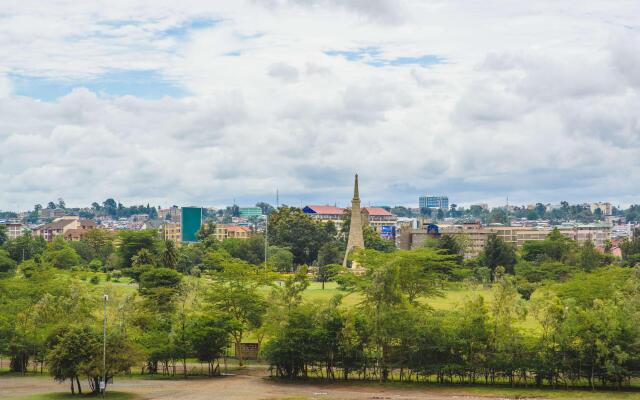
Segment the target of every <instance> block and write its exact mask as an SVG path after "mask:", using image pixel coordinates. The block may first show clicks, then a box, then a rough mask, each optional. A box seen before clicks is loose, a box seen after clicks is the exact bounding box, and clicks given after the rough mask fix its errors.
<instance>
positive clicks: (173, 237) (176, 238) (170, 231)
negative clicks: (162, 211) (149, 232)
mask: <svg viewBox="0 0 640 400" xmlns="http://www.w3.org/2000/svg"><path fill="white" fill-rule="evenodd" d="M162 236H163V237H164V240H170V241H172V242H180V241H182V225H181V224H180V223H178V222H165V223H164V224H162Z"/></svg>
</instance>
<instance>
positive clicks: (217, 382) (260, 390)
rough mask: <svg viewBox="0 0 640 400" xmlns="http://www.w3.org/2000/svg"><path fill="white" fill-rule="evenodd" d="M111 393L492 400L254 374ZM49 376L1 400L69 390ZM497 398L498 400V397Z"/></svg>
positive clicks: (6, 392) (144, 383)
mask: <svg viewBox="0 0 640 400" xmlns="http://www.w3.org/2000/svg"><path fill="white" fill-rule="evenodd" d="M109 388H111V390H117V391H122V392H130V393H136V394H138V395H139V396H140V398H141V399H148V400H152V399H181V400H182V399H184V400H205V399H206V400H209V399H216V400H265V399H286V398H302V399H336V400H337V399H344V400H346V399H349V400H350V399H353V400H359V399H371V400H436V399H446V400H457V399H466V400H480V399H482V400H490V399H492V398H491V397H479V396H468V395H464V394H462V393H463V392H462V391H460V394H454V393H449V392H446V393H444V392H442V391H439V390H438V389H437V388H429V389H423V390H418V389H409V388H408V389H402V388H383V387H377V386H366V385H362V386H360V385H340V384H327V385H323V384H304V383H280V382H274V381H270V380H268V379H264V378H263V377H262V376H256V375H251V374H242V375H233V376H225V377H221V378H213V379H190V380H144V379H116V381H115V383H114V384H113V385H110V386H109ZM68 390H69V387H68V385H67V384H58V383H55V382H53V380H52V379H51V378H49V377H24V378H0V399H7V398H12V397H19V396H26V395H30V394H37V393H46V392H60V391H68ZM493 399H498V397H495V398H493Z"/></svg>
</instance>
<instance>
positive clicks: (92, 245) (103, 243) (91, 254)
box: [80, 229, 114, 263]
mask: <svg viewBox="0 0 640 400" xmlns="http://www.w3.org/2000/svg"><path fill="white" fill-rule="evenodd" d="M80 243H81V244H82V245H85V246H86V248H87V249H88V254H87V256H86V259H87V260H93V259H95V258H97V259H100V260H102V262H103V263H105V262H106V261H107V258H108V257H109V255H111V254H112V253H113V251H114V246H113V235H112V234H111V232H109V231H107V230H104V229H89V230H88V231H86V232H85V233H84V235H82V238H81V239H80Z"/></svg>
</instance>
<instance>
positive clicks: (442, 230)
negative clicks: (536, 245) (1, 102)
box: [399, 223, 550, 258]
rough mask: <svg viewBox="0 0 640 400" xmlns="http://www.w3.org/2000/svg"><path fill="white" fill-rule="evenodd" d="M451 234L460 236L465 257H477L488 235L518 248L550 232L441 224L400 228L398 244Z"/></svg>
mask: <svg viewBox="0 0 640 400" xmlns="http://www.w3.org/2000/svg"><path fill="white" fill-rule="evenodd" d="M436 232H437V233H438V234H439V235H452V236H455V237H459V238H460V242H461V243H462V244H463V248H464V256H465V258H472V257H477V256H479V255H480V253H482V251H483V250H484V246H485V245H486V243H487V240H488V239H489V236H491V235H496V236H498V237H499V238H502V240H504V241H505V242H506V243H508V244H511V245H512V246H514V247H515V248H520V247H522V245H523V244H524V242H526V241H529V240H544V239H545V238H546V237H547V235H548V234H549V233H550V230H549V229H531V228H527V227H512V226H482V225H481V224H479V223H469V224H461V225H442V226H439V227H438V229H437V231H435V230H431V231H430V230H429V229H427V228H424V229H402V230H401V231H400V233H399V237H400V239H399V246H400V248H402V249H405V250H409V249H415V248H417V247H420V246H422V245H423V243H424V241H425V240H426V239H427V238H430V237H437V236H438V235H436Z"/></svg>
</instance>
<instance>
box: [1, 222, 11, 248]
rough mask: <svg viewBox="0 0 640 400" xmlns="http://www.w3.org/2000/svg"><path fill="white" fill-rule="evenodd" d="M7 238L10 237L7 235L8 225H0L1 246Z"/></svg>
mask: <svg viewBox="0 0 640 400" xmlns="http://www.w3.org/2000/svg"><path fill="white" fill-rule="evenodd" d="M7 239H9V236H8V235H7V227H6V225H0V246H2V245H3V244H4V242H6V241H7Z"/></svg>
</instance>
